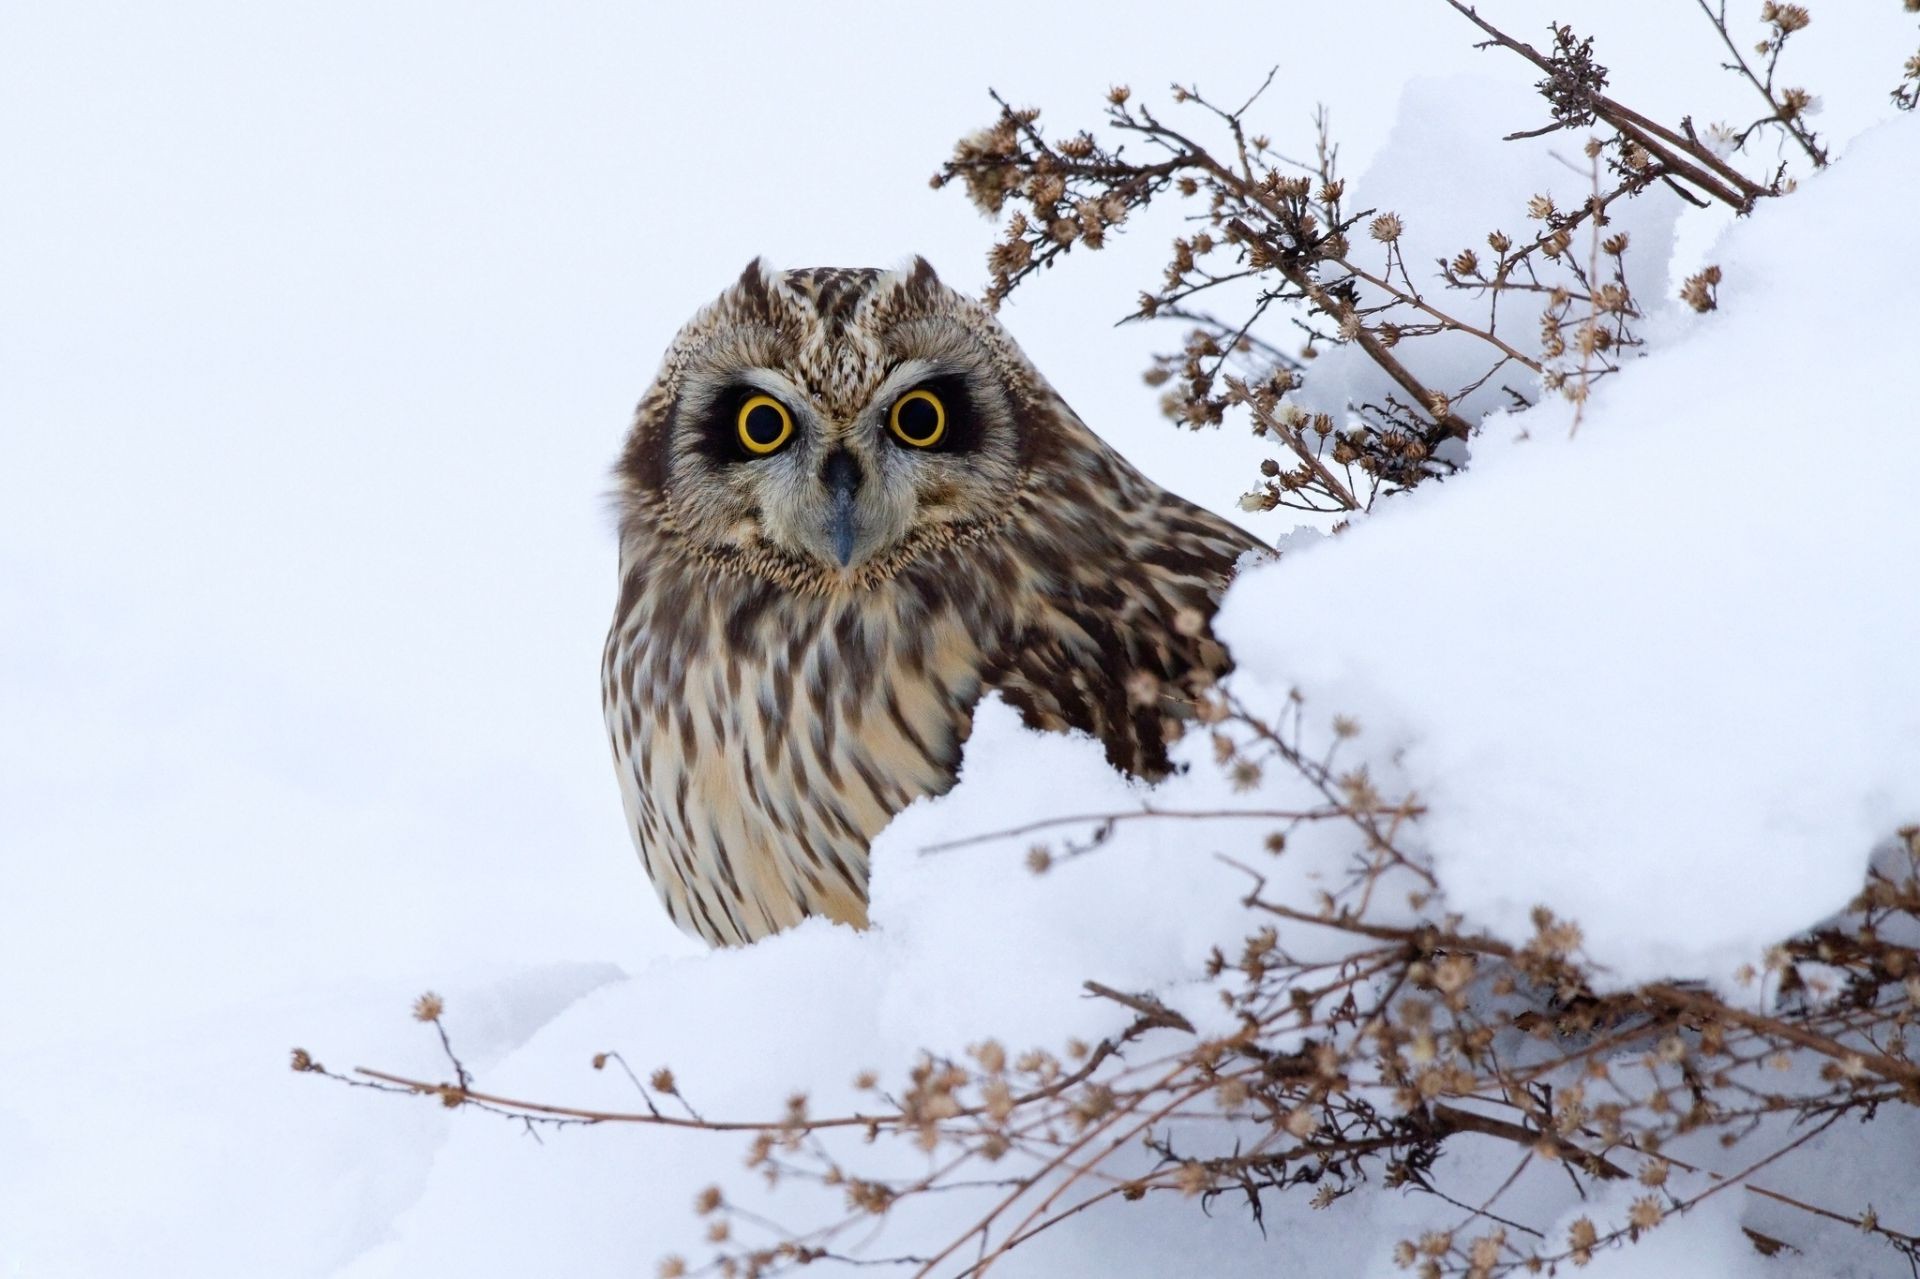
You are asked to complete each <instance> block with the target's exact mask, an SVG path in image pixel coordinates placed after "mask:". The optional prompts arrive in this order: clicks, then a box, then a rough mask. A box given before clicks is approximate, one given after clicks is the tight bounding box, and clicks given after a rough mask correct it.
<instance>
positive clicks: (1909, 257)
mask: <svg viewBox="0 0 1920 1279" xmlns="http://www.w3.org/2000/svg"><path fill="white" fill-rule="evenodd" d="M1916 171H1920V129H1916V128H1914V127H1913V126H1912V125H1911V124H1910V123H1908V122H1901V123H1898V124H1892V125H1887V126H1883V127H1882V128H1881V129H1880V130H1878V131H1876V132H1875V133H1873V134H1871V135H1869V136H1867V137H1864V138H1862V139H1860V140H1859V141H1858V142H1857V143H1856V144H1855V145H1854V146H1853V147H1852V148H1851V149H1850V151H1849V152H1848V155H1847V157H1846V159H1845V160H1844V161H1843V162H1842V163H1841V164H1840V165H1838V166H1837V167H1836V169H1835V170H1834V171H1833V172H1832V173H1830V174H1828V175H1827V176H1825V177H1823V178H1821V179H1819V180H1818V181H1815V182H1812V183H1809V184H1808V186H1807V187H1806V189H1804V190H1803V191H1802V192H1801V193H1800V194H1798V195H1796V196H1794V197H1793V198H1792V199H1789V200H1785V201H1782V202H1779V203H1777V204H1773V205H1768V206H1766V207H1764V208H1763V209H1762V210H1761V211H1760V212H1759V213H1757V214H1756V215H1755V216H1754V217H1753V218H1751V219H1749V220H1748V221H1747V222H1746V223H1743V224H1742V225H1739V226H1736V227H1734V228H1733V229H1732V230H1731V231H1730V232H1729V233H1728V234H1727V236H1726V238H1725V239H1724V241H1723V242H1722V243H1721V244H1720V246H1719V248H1718V250H1717V252H1716V253H1715V254H1713V255H1711V256H1712V257H1713V259H1714V260H1716V261H1718V262H1720V264H1721V265H1722V267H1723V269H1724V271H1725V273H1726V277H1727V283H1726V284H1725V285H1724V286H1723V287H1722V290H1721V295H1720V297H1721V304H1720V311H1719V312H1718V313H1715V314H1711V315H1707V316H1704V317H1700V318H1698V319H1697V320H1693V321H1692V322H1691V323H1688V324H1684V325H1682V326H1680V328H1679V329H1678V331H1676V332H1675V333H1674V334H1673V336H1672V338H1671V340H1669V341H1668V342H1666V343H1665V344H1664V345H1663V346H1661V347H1660V349H1658V350H1656V351H1655V352H1654V353H1653V354H1651V355H1650V356H1648V357H1647V358H1646V359H1644V360H1642V361H1640V362H1638V363H1636V364H1634V365H1632V366H1631V367H1630V368H1628V369H1627V370H1626V371H1625V372H1624V373H1623V374H1621V375H1620V376H1619V377H1617V378H1615V379H1612V380H1610V381H1607V382H1604V383H1602V384H1601V385H1600V387H1599V388H1598V389H1596V391H1595V394H1594V396H1593V398H1592V400H1591V402H1590V403H1589V405H1588V410H1587V413H1586V418H1585V421H1584V422H1583V424H1582V425H1581V427H1580V430H1579V433H1578V435H1577V437H1576V436H1574V435H1573V434H1572V431H1571V427H1570V422H1571V415H1570V412H1569V410H1568V408H1567V406H1565V405H1564V404H1559V403H1555V404H1551V405H1548V406H1544V407H1542V408H1540V409H1537V410H1534V411H1531V412H1528V413H1525V414H1521V415H1518V416H1514V417H1509V418H1505V419H1496V420H1495V421H1493V422H1491V423H1490V424H1489V425H1488V426H1487V428H1486V430H1485V438H1484V441H1483V442H1482V443H1480V444H1479V445H1477V446H1476V449H1475V459H1474V464H1473V466H1472V468H1471V469H1470V470H1469V471H1468V472H1467V473H1466V474H1465V475H1463V476H1462V477H1460V478H1459V479H1457V480H1453V481H1449V482H1447V483H1445V484H1441V485H1434V486H1430V487H1428V488H1427V489H1424V490H1422V491H1420V492H1418V493H1416V494H1413V495H1411V496H1409V497H1407V498H1404V499H1396V500H1394V501H1393V502H1390V503H1388V504H1386V506H1385V507H1384V508H1383V509H1382V510H1380V511H1379V512H1378V513H1377V514H1376V515H1374V516H1373V517H1372V518H1371V519H1369V520H1367V521H1366V522H1364V523H1363V524H1361V525H1359V526H1357V527H1355V528H1354V529H1353V530H1351V531H1350V532H1348V533H1346V534H1344V535H1343V536H1341V537H1340V538H1338V539H1336V540H1334V541H1332V542H1330V543H1325V544H1322V545H1320V546H1318V547H1314V548H1310V549H1307V550H1304V551H1302V552H1299V553H1296V554H1294V555H1290V556H1288V557H1287V558H1286V560H1285V561H1284V562H1282V563H1280V564H1278V565H1275V566H1272V567H1269V568H1264V569H1261V570H1258V571H1257V572H1255V573H1252V574H1249V575H1247V577H1246V578H1244V579H1243V580H1242V582H1241V583H1240V584H1239V585H1237V586H1236V587H1235V588H1234V590H1233V592H1232V594H1231V596H1230V597H1229V600H1228V602H1227V606H1226V608H1225V609H1224V610H1223V615H1222V618H1221V623H1220V628H1221V633H1222V634H1223V635H1224V636H1225V637H1226V639H1227V640H1228V642H1229V643H1230V644H1231V645H1232V646H1233V649H1234V653H1235V656H1236V657H1237V658H1238V660H1239V661H1240V663H1241V665H1242V667H1243V668H1244V669H1245V670H1246V671H1247V672H1248V673H1249V674H1251V675H1255V676H1259V677H1261V678H1263V679H1265V680H1269V681H1275V682H1281V683H1296V682H1297V683H1299V684H1300V685H1302V686H1303V688H1305V689H1306V690H1307V691H1308V692H1309V693H1310V694H1314V695H1317V696H1318V699H1319V700H1321V701H1323V702H1325V701H1329V700H1330V701H1332V702H1333V703H1335V704H1336V706H1337V708H1338V709H1340V710H1343V711H1346V712H1348V713H1351V714H1353V715H1355V716H1357V717H1358V718H1359V719H1360V720H1361V721H1362V722H1363V724H1365V725H1367V726H1368V727H1371V728H1377V729H1380V730H1382V731H1384V732H1385V733H1386V734H1387V736H1388V737H1389V739H1390V740H1391V741H1392V743H1393V744H1394V745H1395V746H1396V747H1397V746H1404V747H1405V753H1404V756H1403V757H1402V762H1403V764H1404V767H1405V769H1406V772H1407V773H1408V774H1409V775H1410V776H1411V777H1412V778H1413V779H1415V781H1416V784H1417V786H1418V787H1419V790H1420V792H1421V794H1422V795H1423V796H1424V797H1425V798H1426V800H1427V801H1428V803H1429V804H1430V805H1431V806H1432V812H1431V815H1430V817H1429V818H1428V820H1427V821H1426V822H1425V823H1424V827H1423V829H1424V832H1425V835H1426V837H1427V839H1428V841H1429V843H1430V846H1431V848H1432V851H1433V854H1434V857H1435V859H1436V862H1437V864H1438V869H1439V872H1440V876H1441V879H1442V882H1443V883H1444V884H1445V886H1446V890H1447V895H1448V901H1449V902H1450V904H1451V905H1452V906H1454V907H1455V908H1457V909H1461V910H1464V911H1465V912H1466V913H1467V914H1468V915H1469V917H1470V918H1472V919H1473V920H1475V921H1477V922H1479V923H1482V924H1485V925H1488V926H1491V927H1493V928H1494V929H1496V930H1498V931H1501V932H1504V933H1506V934H1508V935H1511V936H1524V935H1526V934H1527V933H1528V932H1530V926H1529V923H1528V913H1529V911H1530V909H1531V908H1532V907H1533V906H1534V905H1536V904H1544V905H1546V906H1548V907H1551V908H1552V909H1553V910H1554V911H1555V912H1556V913H1557V914H1560V915H1562V916H1564V917H1570V918H1573V919H1575V920H1577V921H1579V923H1580V925H1581V926H1582V928H1583V929H1584V930H1585V934H1586V938H1587V950H1588V953H1589V954H1590V955H1591V956H1592V957H1593V958H1595V959H1596V960H1598V961H1599V962H1600V963H1602V964H1603V965H1605V966H1606V968H1607V969H1608V970H1609V972H1610V973H1611V975H1612V976H1613V977H1614V978H1615V979H1616V980H1619V981H1622V982H1630V981H1637V980H1643V979H1648V978H1654V977H1660V976H1670V975H1676V974H1686V975H1693V976H1700V977H1710V978H1720V979H1724V978H1727V977H1728V976H1730V975H1731V973H1732V972H1733V970H1734V969H1735V968H1736V967H1737V966H1738V965H1739V964H1740V963H1742V962H1745V961H1753V960H1756V959H1758V958H1759V956H1760V953H1761V951H1762V949H1763V948H1764V947H1765V946H1766V945H1768V944H1769V943H1770V942H1772V941H1775V940H1778V939H1779V938H1781V937H1782V936H1785V935H1786V934H1788V933H1790V932H1792V931H1794V930H1795V929H1797V928H1800V927H1802V926H1804V925H1807V924H1809V923H1811V922H1813V921H1814V920H1816V919H1818V918H1820V917H1821V916H1822V915H1824V914H1826V913H1828V912H1831V911H1833V910H1835V909H1836V908H1838V907H1839V906H1840V905H1841V904H1842V903H1843V902H1845V901H1846V900H1847V898H1849V897H1850V896H1851V895H1852V894H1853V893H1854V892H1855V891H1857V890H1858V888H1859V887H1860V884H1861V882H1862V877H1863V875H1864V872H1865V868H1866V863H1867V858H1868V855H1869V852H1870V850H1871V848H1872V846H1873V844H1874V842H1875V841H1876V840H1878V839H1881V838H1884V837H1886V836H1887V835H1888V834H1890V833H1891V832H1892V831H1893V830H1894V828H1895V827H1896V826H1898V825H1900V824H1901V823H1903V822H1911V821H1913V820H1915V818H1916V817H1920V663H1916V662H1915V661H1914V660H1913V655H1914V652H1915V645H1916V642H1920V590H1916V589H1915V588H1914V581H1915V577H1914V573H1915V566H1916V565H1920V515H1916V512H1915V507H1914V503H1913V498H1912V495H1911V491H1910V488H1909V485H1908V483H1907V480H1906V476H1905V467H1904V466H1903V465H1901V464H1899V463H1898V462H1896V461H1894V459H1898V458H1901V457H1904V456H1905V454H1906V452H1907V450H1908V448H1909V447H1910V444H1911V438H1912V432H1913V423H1914V411H1913V403H1912V385H1911V378H1910V376H1909V375H1908V373H1907V371H1906V363H1905V362H1906V359H1907V357H1906V356H1905V355H1904V354H1901V353H1903V352H1908V351H1911V350H1913V349H1915V348H1916V347H1917V346H1920V316H1916V315H1915V313H1914V311H1913V309H1912V308H1911V307H1908V306H1904V305H1902V304H1900V303H1899V302H1898V301H1897V299H1896V297H1895V291H1896V290H1897V289H1898V287H1899V285H1897V284H1896V283H1895V282H1899V281H1907V280H1912V279H1916V278H1920V244H1917V243H1916V242H1915V240H1914V238H1913V237H1911V236H1908V235H1904V234H1900V233H1890V232H1888V231H1885V230H1882V229H1881V228H1882V227H1884V225H1885V224H1884V223H1883V222H1882V218H1883V217H1884V216H1885V212H1884V211H1886V210H1889V209H1895V208H1898V207H1901V205H1902V202H1903V201H1906V200H1909V199H1910V198H1911V194H1912V174H1913V173H1914V172H1916Z"/></svg>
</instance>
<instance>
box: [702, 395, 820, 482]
mask: <svg viewBox="0 0 1920 1279" xmlns="http://www.w3.org/2000/svg"><path fill="white" fill-rule="evenodd" d="M766 394H768V393H767V391H765V390H764V389H762V388H761V387H757V386H753V385H750V384H747V383H742V384H740V385H738V386H730V387H728V388H727V389H726V390H724V391H722V392H721V393H720V394H718V395H716V396H714V397H713V400H712V402H711V403H709V404H708V405H707V407H706V409H705V410H704V411H702V412H701V413H700V415H699V417H697V418H695V419H694V420H693V421H691V422H689V423H688V426H689V427H690V428H691V430H692V443H693V447H694V448H695V450H696V451H698V452H699V453H700V454H701V455H703V456H705V457H709V458H712V459H713V460H714V461H715V462H718V463H720V464H722V465H730V464H732V463H734V462H759V461H763V460H764V459H765V455H764V454H757V453H752V452H749V451H748V449H747V447H746V445H744V444H742V443H741V441H740V433H741V421H740V410H741V408H742V407H744V406H745V405H746V402H747V401H748V400H750V399H752V398H753V397H754V396H756V395H766ZM787 411H788V412H789V413H792V412H793V409H792V406H788V409H787ZM749 416H750V417H751V418H752V419H753V421H752V422H751V423H750V425H751V426H752V427H754V428H755V429H756V432H757V431H758V428H761V427H764V428H765V432H766V433H765V438H766V439H772V438H774V437H776V436H777V435H778V434H779V431H778V429H777V427H778V420H779V415H778V413H777V412H776V411H775V410H774V409H772V408H771V407H768V406H761V407H760V408H758V409H756V410H755V411H754V413H752V414H750V415H749ZM794 425H795V426H796V427H798V425H799V417H798V415H797V414H796V415H795V417H794Z"/></svg>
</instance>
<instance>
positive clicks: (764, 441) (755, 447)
mask: <svg viewBox="0 0 1920 1279" xmlns="http://www.w3.org/2000/svg"><path fill="white" fill-rule="evenodd" d="M734 429H735V430H736V431H737V432H738V433H739V435H740V447H741V448H744V449H745V450H746V451H747V452H749V453H752V454H753V455H754V456H756V457H765V456H766V455H767V454H769V453H771V452H773V451H774V450H775V449H777V448H779V447H780V446H781V445H782V444H785V443H786V442H787V441H788V440H790V439H792V438H793V414H791V413H789V412H787V406H786V405H784V404H782V403H781V402H780V401H778V400H776V399H774V398H773V397H772V396H771V395H756V396H753V397H752V398H751V399H749V400H748V401H747V402H746V403H745V404H742V405H741V406H740V413H739V416H738V417H736V418H735V419H734Z"/></svg>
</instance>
